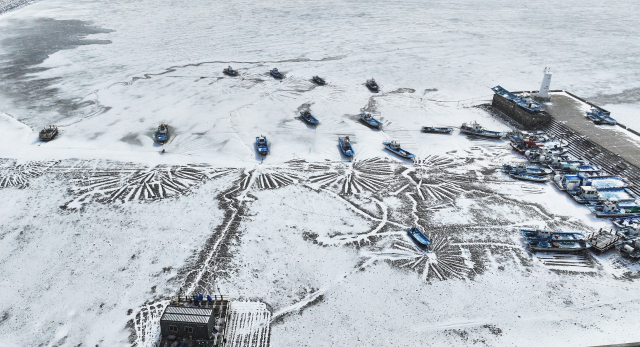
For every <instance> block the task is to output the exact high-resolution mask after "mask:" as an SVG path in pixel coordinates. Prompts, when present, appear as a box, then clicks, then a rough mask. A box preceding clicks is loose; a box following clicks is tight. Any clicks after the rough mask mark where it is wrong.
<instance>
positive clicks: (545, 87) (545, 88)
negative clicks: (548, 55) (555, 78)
mask: <svg viewBox="0 0 640 347" xmlns="http://www.w3.org/2000/svg"><path fill="white" fill-rule="evenodd" d="M551 75H552V73H551V68H549V67H545V68H544V77H543V78H542V84H541V85H540V92H539V93H538V97H537V99H538V100H540V101H550V100H551V98H550V97H549V86H550V85H551Z"/></svg>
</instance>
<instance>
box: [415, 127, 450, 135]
mask: <svg viewBox="0 0 640 347" xmlns="http://www.w3.org/2000/svg"><path fill="white" fill-rule="evenodd" d="M452 131H453V128H452V127H426V126H425V127H422V132H423V133H436V134H450V133H451V132H452Z"/></svg>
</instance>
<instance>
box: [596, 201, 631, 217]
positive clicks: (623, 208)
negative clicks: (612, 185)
mask: <svg viewBox="0 0 640 347" xmlns="http://www.w3.org/2000/svg"><path fill="white" fill-rule="evenodd" d="M587 207H588V208H589V210H590V211H591V212H592V213H593V214H595V215H596V217H598V218H619V217H630V216H638V215H640V206H639V205H638V204H637V203H636V202H635V201H629V202H626V203H625V202H623V203H620V202H619V201H618V199H616V198H609V199H608V200H605V201H603V202H600V203H597V204H595V205H587Z"/></svg>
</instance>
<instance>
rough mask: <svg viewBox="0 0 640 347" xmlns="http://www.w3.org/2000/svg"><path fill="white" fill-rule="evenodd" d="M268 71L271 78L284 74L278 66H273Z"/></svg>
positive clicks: (279, 77)
mask: <svg viewBox="0 0 640 347" xmlns="http://www.w3.org/2000/svg"><path fill="white" fill-rule="evenodd" d="M269 73H270V74H271V76H273V78H277V79H283V78H284V75H283V74H282V73H281V72H280V71H278V68H275V67H274V68H273V69H272V70H269Z"/></svg>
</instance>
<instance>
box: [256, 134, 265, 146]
mask: <svg viewBox="0 0 640 347" xmlns="http://www.w3.org/2000/svg"><path fill="white" fill-rule="evenodd" d="M258 144H260V145H266V144H267V140H266V139H265V138H264V136H260V137H258Z"/></svg>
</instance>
